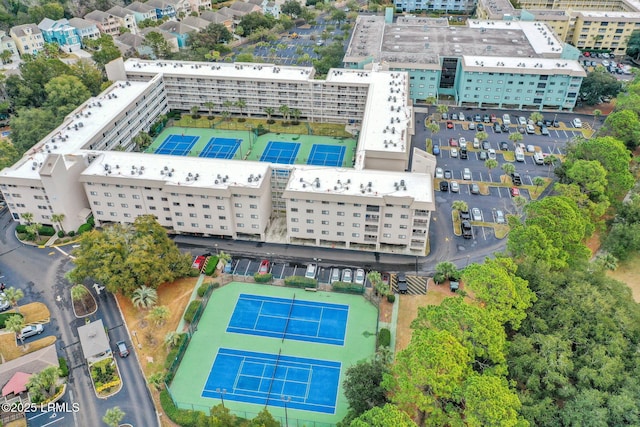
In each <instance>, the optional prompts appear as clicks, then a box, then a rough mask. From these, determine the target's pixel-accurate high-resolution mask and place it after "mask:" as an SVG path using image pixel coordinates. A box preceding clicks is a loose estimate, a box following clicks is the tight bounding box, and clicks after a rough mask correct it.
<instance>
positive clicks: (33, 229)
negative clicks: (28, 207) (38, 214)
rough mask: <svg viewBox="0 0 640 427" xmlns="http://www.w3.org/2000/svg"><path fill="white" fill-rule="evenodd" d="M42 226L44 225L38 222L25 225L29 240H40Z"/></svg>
mask: <svg viewBox="0 0 640 427" xmlns="http://www.w3.org/2000/svg"><path fill="white" fill-rule="evenodd" d="M40 227H42V225H41V224H39V223H37V222H34V223H33V224H29V225H27V226H26V227H25V229H26V230H27V235H28V239H29V240H31V239H33V240H35V241H36V242H37V241H39V240H40V232H39V231H40Z"/></svg>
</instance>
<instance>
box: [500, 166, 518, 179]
mask: <svg viewBox="0 0 640 427" xmlns="http://www.w3.org/2000/svg"><path fill="white" fill-rule="evenodd" d="M502 171H503V172H504V174H505V175H507V176H511V174H512V173H514V172H515V171H516V167H515V166H514V165H512V164H511V163H503V164H502Z"/></svg>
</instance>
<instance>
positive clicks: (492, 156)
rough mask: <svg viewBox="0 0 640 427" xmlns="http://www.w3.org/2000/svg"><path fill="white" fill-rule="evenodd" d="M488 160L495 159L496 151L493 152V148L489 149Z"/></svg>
mask: <svg viewBox="0 0 640 427" xmlns="http://www.w3.org/2000/svg"><path fill="white" fill-rule="evenodd" d="M489 158H490V159H494V160H495V159H496V150H494V149H493V148H490V149H489Z"/></svg>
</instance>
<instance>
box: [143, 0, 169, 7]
mask: <svg viewBox="0 0 640 427" xmlns="http://www.w3.org/2000/svg"><path fill="white" fill-rule="evenodd" d="M147 4H148V5H149V6H153V7H155V8H157V9H165V8H166V7H167V6H171V7H172V8H174V9H175V5H174V4H173V3H171V2H168V1H165V0H148V1H147Z"/></svg>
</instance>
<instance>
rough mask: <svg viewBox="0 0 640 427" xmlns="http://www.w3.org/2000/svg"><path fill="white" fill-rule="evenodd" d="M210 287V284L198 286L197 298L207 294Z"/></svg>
mask: <svg viewBox="0 0 640 427" xmlns="http://www.w3.org/2000/svg"><path fill="white" fill-rule="evenodd" d="M210 287H211V283H203V284H202V285H200V287H199V288H198V297H199V298H202V297H203V296H204V294H206V293H207V291H208V290H209V288H210Z"/></svg>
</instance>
